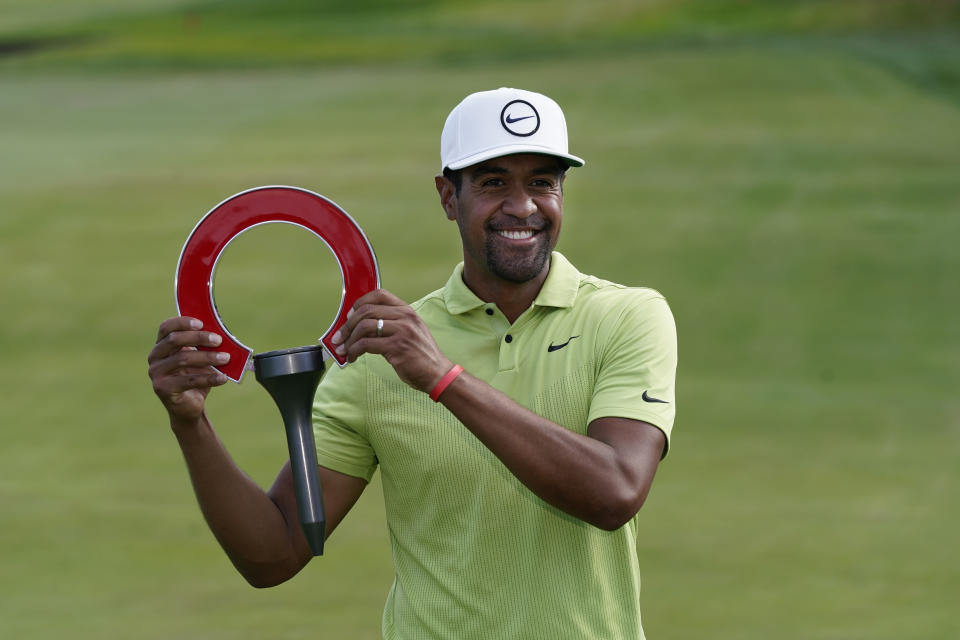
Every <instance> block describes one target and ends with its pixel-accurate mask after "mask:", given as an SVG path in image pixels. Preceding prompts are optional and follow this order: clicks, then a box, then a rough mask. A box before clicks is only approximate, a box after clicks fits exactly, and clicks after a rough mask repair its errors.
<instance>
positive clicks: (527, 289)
mask: <svg viewBox="0 0 960 640" xmlns="http://www.w3.org/2000/svg"><path fill="white" fill-rule="evenodd" d="M549 273H550V263H549V262H548V263H547V266H546V267H545V268H544V270H543V272H542V273H541V274H539V275H538V276H537V277H536V278H533V279H532V280H528V281H526V282H510V281H509V280H491V279H489V278H480V277H476V274H471V273H469V269H467V268H466V266H465V267H464V270H463V283H464V284H465V285H467V288H468V289H470V290H471V291H473V293H474V294H475V295H476V296H477V297H478V298H480V299H481V300H483V301H484V302H492V303H494V304H495V305H497V308H498V309H500V311H501V312H503V315H505V316H506V317H507V320H509V321H510V324H513V323H514V322H516V320H517V318H519V317H520V316H521V315H522V314H523V312H524V311H526V310H527V309H529V308H530V305H532V304H533V301H534V299H536V297H537V295H538V294H539V293H540V289H542V288H543V283H544V282H546V280H547V275H548V274H549Z"/></svg>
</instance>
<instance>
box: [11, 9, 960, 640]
mask: <svg viewBox="0 0 960 640" xmlns="http://www.w3.org/2000/svg"><path fill="white" fill-rule="evenodd" d="M771 5H775V8H771ZM268 6H269V7H272V9H271V10H270V11H268V10H266V9H265V7H268ZM228 7H229V8H228ZM308 7H313V9H309V8H308ZM318 7H319V8H320V9H322V10H323V11H321V10H320V9H318ZM485 7H486V8H485V9H482V8H481V7H480V5H477V6H473V5H468V4H466V3H459V2H455V3H439V2H417V1H414V0H407V1H404V2H393V3H392V2H385V1H384V2H358V3H353V4H352V5H351V6H350V8H344V7H343V6H342V5H341V4H340V3H333V2H326V3H313V4H310V5H308V4H307V3H305V2H293V1H289V0H288V1H285V2H277V3H274V4H268V3H265V2H252V1H244V2H234V3H226V2H214V1H208V2H199V3H191V2H184V1H174V0H137V1H136V2H119V1H109V0H100V1H98V2H96V1H90V2H85V3H73V2H67V1H66V0H58V1H55V0H44V1H38V2H31V3H24V2H13V1H12V0H0V16H2V18H0V52H3V55H2V56H0V144H2V153H0V261H2V262H0V264H2V265H3V266H4V268H5V274H6V275H5V277H4V278H3V279H2V281H0V300H2V305H3V309H4V314H3V317H4V320H3V322H2V331H0V347H2V353H3V356H4V359H5V366H3V367H2V368H0V388H2V389H3V390H4V391H3V401H2V403H0V428H2V431H0V435H2V443H3V444H2V447H0V513H2V520H0V549H2V550H3V561H2V565H0V567H2V568H0V638H44V639H45V638H59V637H70V638H75V639H94V638H97V639H99V638H120V637H122V638H130V639H138V640H140V639H144V640H145V639H159V638H224V639H226V638H230V639H233V638H250V639H259V638H284V639H287V638H291V639H292V638H314V637H325V638H361V639H363V638H377V637H379V626H380V614H381V608H382V606H383V601H384V598H385V596H386V592H387V589H388V587H389V584H390V579H391V575H392V571H391V565H390V552H389V548H388V543H387V536H386V531H385V526H384V522H383V515H382V511H383V509H382V504H381V497H380V493H379V485H378V483H377V482H375V483H374V485H373V486H372V487H371V489H370V490H368V492H367V494H366V495H365V496H364V498H363V499H362V500H361V502H360V504H359V505H358V507H357V509H356V510H355V512H354V513H352V514H351V516H350V517H349V518H348V520H347V521H346V522H345V523H344V524H343V525H342V528H341V529H339V530H338V531H337V533H336V534H335V535H334V537H333V538H332V539H331V541H330V543H329V544H328V546H327V549H328V550H327V555H326V556H324V557H323V558H320V559H317V560H314V561H313V562H312V563H311V564H310V565H309V566H308V567H307V569H306V570H305V571H304V572H303V573H302V574H301V575H300V576H298V577H297V578H295V579H294V580H293V581H292V582H291V583H289V584H287V585H284V586H281V587H278V588H276V589H272V590H268V591H256V590H253V589H251V588H249V587H248V586H246V584H245V583H244V582H243V581H242V579H241V578H240V577H239V576H238V575H237V574H235V572H234V570H233V569H232V567H231V566H230V565H229V562H228V561H227V560H226V558H225V556H224V555H223V554H222V552H220V550H219V548H218V547H217V545H216V543H215V541H214V540H213V538H212V536H211V535H210V534H209V532H208V531H207V530H206V527H205V525H204V524H203V521H202V517H201V516H200V514H199V511H198V509H197V508H196V506H195V503H194V499H193V495H192V491H191V488H190V485H189V481H188V479H187V476H186V472H185V469H184V466H183V463H182V461H181V458H180V454H179V451H178V449H177V447H176V444H175V442H174V439H173V437H172V436H171V435H170V434H169V430H168V427H167V425H166V420H165V418H164V414H163V411H162V408H161V406H160V404H159V403H158V402H157V400H156V399H155V398H154V397H153V394H152V391H151V389H150V385H149V381H148V379H147V376H146V354H147V352H148V350H149V348H150V346H151V344H152V343H153V341H154V338H155V332H156V325H157V324H158V323H159V321H160V320H162V319H163V318H165V317H167V316H169V315H171V314H172V313H173V312H174V303H173V271H174V267H175V265H176V260H177V257H178V255H179V251H180V248H181V246H182V244H183V242H184V240H185V239H186V236H187V234H188V233H189V231H190V230H191V229H192V228H193V226H194V225H195V224H196V222H197V221H198V220H199V218H200V217H201V216H202V215H203V214H204V213H205V212H206V211H207V210H208V209H210V208H211V207H212V206H214V205H215V204H217V203H218V202H220V201H221V200H222V199H224V198H225V197H227V196H229V195H231V194H233V193H236V192H238V191H241V190H243V189H246V188H249V187H252V186H256V185H262V184H292V185H298V186H302V187H305V188H309V189H312V190H315V191H318V192H320V193H323V194H324V195H326V196H328V197H330V198H331V199H333V200H334V201H336V202H337V203H338V204H340V205H341V206H342V207H344V208H345V209H346V210H347V211H348V212H350V213H351V215H353V216H354V217H355V218H356V219H357V220H358V222H359V223H360V224H361V225H362V226H363V227H364V229H365V231H366V232H367V234H368V236H369V237H370V239H371V242H372V244H373V246H374V248H375V249H376V252H377V254H378V257H379V260H380V266H381V273H382V279H383V283H384V285H385V286H386V287H387V288H389V289H391V290H393V291H395V292H396V293H397V294H399V295H401V296H403V297H404V298H406V299H414V298H417V297H419V296H420V295H422V294H423V293H425V292H427V291H430V290H432V289H434V288H437V287H438V286H441V285H442V284H443V283H444V282H445V280H446V278H447V276H448V274H449V271H450V269H451V268H452V266H453V264H454V263H455V262H456V261H457V260H458V253H459V252H458V237H457V233H456V228H455V225H452V224H450V223H448V222H446V221H445V219H444V217H443V214H442V212H441V209H440V207H439V205H438V203H437V201H436V194H435V192H434V190H433V184H432V176H433V174H434V173H435V172H436V170H437V165H438V162H439V161H438V155H439V154H438V148H439V133H440V127H441V126H442V123H443V119H444V117H445V116H446V114H447V112H448V111H449V109H450V108H451V107H452V106H453V105H454V104H455V103H456V102H457V101H459V100H460V99H461V98H462V97H463V96H464V95H466V94H467V93H469V92H471V91H474V90H478V89H486V88H495V87H497V86H521V87H526V88H530V89H535V90H539V91H543V92H545V93H547V94H549V95H551V96H553V97H554V98H556V99H557V100H558V101H559V102H560V104H561V105H563V107H564V109H565V111H566V114H567V119H568V124H569V127H570V137H571V151H573V152H574V153H576V154H578V155H581V156H583V157H584V158H586V159H587V166H586V167H584V168H583V169H579V170H575V171H573V172H571V175H570V177H569V179H568V181H567V185H566V195H567V202H566V213H567V215H566V218H565V229H564V233H563V236H562V238H561V245H560V249H561V250H562V251H564V252H565V253H566V254H567V256H568V257H570V258H571V260H572V261H573V262H574V263H575V264H576V265H577V266H578V267H579V268H580V269H581V270H583V271H586V272H589V273H595V274H596V275H599V276H602V277H606V278H609V279H612V280H617V281H621V282H625V283H631V284H640V285H646V286H652V287H656V288H658V289H660V290H661V291H663V292H664V293H665V294H666V296H667V298H668V299H669V300H670V302H671V305H672V307H673V310H674V313H675V315H676V318H677V323H678V329H679V334H680V347H681V366H680V372H679V379H678V387H679V389H678V393H679V404H680V406H679V412H678V420H677V425H676V429H675V439H674V447H673V449H672V451H671V455H670V457H669V458H668V459H667V461H666V462H665V463H664V464H663V466H662V467H661V471H660V473H659V474H658V478H657V481H656V483H655V487H654V490H653V492H652V494H651V498H650V499H649V501H648V503H647V505H646V506H645V508H644V511H643V513H642V518H643V527H644V535H643V539H642V541H641V560H642V569H643V576H644V596H643V602H642V605H643V611H644V620H645V627H646V630H647V635H648V637H650V638H651V640H654V639H657V640H663V639H668V638H670V639H678V640H684V639H689V638H718V639H738V640H739V639H769V638H777V639H798V640H799V639H810V638H815V639H846V638H851V639H853V638H856V639H860V638H862V639H894V638H896V639H902V638H911V639H935V638H936V639H940V638H943V639H947V638H956V637H960V622H958V620H957V617H956V615H955V613H954V604H955V602H956V600H957V599H958V597H960V559H958V553H957V545H956V542H950V540H954V539H955V535H956V534H955V531H956V530H957V529H958V528H960V515H958V510H957V508H956V503H957V493H958V489H960V398H958V393H957V383H958V381H960V328H958V322H957V317H958V314H960V295H958V293H960V291H958V276H960V251H958V250H957V248H956V245H957V243H958V240H960V38H958V35H960V30H958V27H957V25H958V19H957V15H958V11H957V3H955V2H919V3H907V2H893V1H890V2H877V3H870V2H848V3H841V2H835V3H831V2H815V1H808V2H801V1H796V2H782V3H762V2H733V3H723V2H706V1H700V2H697V1H690V2H666V1H660V2H649V3H629V2H615V1H612V0H605V1H603V2H597V3H593V4H588V3H574V2H560V3H556V2H554V3H545V2H530V3H520V4H513V3H503V2H496V3H490V4H488V5H485ZM514 9H515V11H514V12H513V13H511V18H510V19H507V18H506V17H505V16H506V14H507V13H508V11H512V10H514ZM543 12H548V15H549V20H546V21H543V20H542V19H541V17H540V16H541V15H543ZM318 245H320V243H317V242H316V241H315V239H314V238H313V237H312V236H310V235H309V234H307V233H306V232H301V231H299V230H297V229H294V228H292V227H287V226H285V225H273V226H268V227H264V228H261V229H257V230H256V231H255V232H251V233H249V234H247V235H244V236H242V237H241V238H239V239H238V240H237V241H236V242H235V243H234V244H233V245H231V247H230V248H229V249H228V251H227V253H226V254H225V256H224V259H223V262H222V265H221V268H220V270H219V271H218V280H217V283H216V292H217V301H218V304H219V306H220V308H221V311H222V312H223V316H224V318H225V319H226V320H227V322H228V324H229V326H230V328H231V330H232V331H234V333H235V334H237V335H238V336H240V337H241V339H243V340H244V341H245V342H247V343H248V344H250V345H251V346H253V347H254V348H255V349H256V350H257V351H264V350H268V349H273V348H282V347H288V346H295V345H300V344H308V343H310V342H312V341H313V340H314V339H315V338H316V337H317V336H319V335H320V334H321V333H322V332H323V331H324V330H325V329H326V327H327V326H328V325H329V322H330V318H331V317H332V313H333V308H334V307H335V306H336V304H337V301H338V298H337V296H338V292H339V287H340V283H339V279H338V278H337V277H336V268H335V266H334V264H335V263H334V262H333V259H332V256H331V255H330V254H329V253H328V252H327V250H326V249H325V248H324V247H322V246H318ZM270 308H277V309H280V310H282V311H278V312H275V313H271V312H270V311H269V309H270ZM210 413H211V416H212V419H213V421H214V423H215V424H216V425H217V426H218V429H219V431H220V433H221V435H222V436H223V438H224V439H225V440H226V442H227V444H228V446H229V447H230V449H231V451H232V452H233V453H234V456H235V457H236V459H237V460H238V462H239V463H240V465H241V466H242V467H244V468H245V469H246V470H247V471H248V472H249V473H250V474H251V476H252V477H254V478H255V479H256V480H257V481H259V482H261V483H262V484H269V483H270V482H271V481H272V478H273V476H274V474H275V472H276V471H277V469H278V468H279V467H280V465H281V463H282V461H283V459H284V457H285V455H286V451H285V444H284V440H283V435H282V429H281V427H280V424H279V417H278V415H276V409H275V407H273V406H272V401H271V400H270V399H269V397H268V395H267V394H266V393H265V392H264V391H263V390H262V389H261V388H260V387H259V385H257V384H256V382H255V381H254V380H253V379H252V376H251V377H250V378H249V379H247V380H245V381H244V382H243V384H241V385H239V386H237V385H230V386H228V387H227V388H225V389H222V390H218V391H217V392H216V393H214V394H213V397H212V399H211V401H210ZM951 505H954V506H951Z"/></svg>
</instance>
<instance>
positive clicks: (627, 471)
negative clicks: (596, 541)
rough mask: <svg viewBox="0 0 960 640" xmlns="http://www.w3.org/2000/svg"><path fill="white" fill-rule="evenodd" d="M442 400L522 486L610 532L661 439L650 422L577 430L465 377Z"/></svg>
mask: <svg viewBox="0 0 960 640" xmlns="http://www.w3.org/2000/svg"><path fill="white" fill-rule="evenodd" d="M440 401H441V402H442V403H443V404H444V405H445V406H446V407H447V409H449V410H450V411H451V412H452V413H453V414H454V415H455V416H456V417H457V418H458V419H459V420H460V422H462V423H463V424H464V426H466V427H467V428H468V429H469V430H470V431H471V432H473V434H474V435H475V436H476V437H477V438H478V439H479V440H480V441H481V442H482V443H483V444H484V445H486V447H487V448H489V449H490V450H491V451H492V452H493V453H494V455H496V456H497V457H498V458H499V459H500V460H501V461H502V462H503V463H504V465H506V467H507V468H508V469H510V471H511V472H512V473H513V474H514V475H515V476H516V477H517V478H518V479H519V480H520V481H521V482H522V483H523V484H524V485H525V486H526V487H527V488H529V489H530V490H531V491H533V492H534V493H535V494H537V495H538V496H539V497H540V498H542V499H543V500H544V501H546V502H548V503H549V504H551V505H553V506H555V507H557V508H558V509H561V510H562V511H564V512H566V513H569V514H570V515H573V516H575V517H577V518H580V519H582V520H584V521H586V522H588V523H590V524H593V525H594V526H597V527H600V528H603V529H616V528H618V527H619V526H621V525H622V524H624V523H625V522H626V521H627V520H629V519H630V518H632V517H633V516H634V515H635V514H636V512H637V511H638V510H639V509H640V507H641V506H642V504H643V501H644V500H645V498H646V495H647V492H648V491H649V489H650V484H651V483H652V480H653V475H654V472H655V471H656V465H657V461H658V460H659V456H660V452H661V451H662V438H663V436H662V434H660V433H659V431H658V430H656V429H655V428H654V427H652V426H651V425H647V424H646V423H640V422H636V421H626V422H630V423H631V424H630V425H629V427H628V428H626V429H620V430H619V431H618V432H617V431H609V430H605V429H604V430H601V429H599V428H598V429H597V431H598V433H593V432H592V430H591V432H590V434H589V435H583V434H579V433H575V432H573V431H570V430H568V429H566V428H564V427H562V426H560V425H558V424H556V423H553V422H551V421H549V420H547V419H546V418H543V417H542V416H539V415H537V414H536V413H534V412H532V411H530V410H528V409H526V408H525V407H523V406H521V405H519V404H517V403H516V402H514V401H513V400H511V399H510V398H509V397H508V396H506V395H505V394H503V393H501V392H500V391H497V390H496V389H494V388H493V387H491V386H489V385H488V384H486V383H485V382H483V381H482V380H479V379H477V378H474V377H473V376H470V375H468V374H466V373H464V374H461V375H460V376H459V377H458V378H457V379H456V380H454V382H453V383H451V384H450V386H449V387H447V389H446V390H445V391H444V392H443V394H442V395H441V396H440ZM604 426H606V425H604ZM592 427H593V425H591V429H592ZM615 428H617V427H616V425H615ZM601 431H603V432H602V433H601ZM608 434H609V435H610V437H609V438H608V437H607V436H608ZM592 436H593V437H592ZM605 440H607V441H605Z"/></svg>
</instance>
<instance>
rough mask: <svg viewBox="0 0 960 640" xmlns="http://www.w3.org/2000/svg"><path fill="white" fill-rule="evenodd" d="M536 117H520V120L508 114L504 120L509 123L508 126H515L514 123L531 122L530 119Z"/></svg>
mask: <svg viewBox="0 0 960 640" xmlns="http://www.w3.org/2000/svg"><path fill="white" fill-rule="evenodd" d="M535 117H536V116H520V117H519V118H513V117H511V116H510V114H509V113H508V114H507V117H506V118H504V120H506V121H507V124H513V123H514V122H520V121H521V120H529V119H530V118H535Z"/></svg>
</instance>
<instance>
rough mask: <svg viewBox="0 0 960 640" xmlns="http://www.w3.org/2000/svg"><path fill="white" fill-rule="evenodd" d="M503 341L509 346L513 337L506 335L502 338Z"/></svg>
mask: <svg viewBox="0 0 960 640" xmlns="http://www.w3.org/2000/svg"><path fill="white" fill-rule="evenodd" d="M503 340H504V342H506V343H507V344H510V343H511V342H513V336H512V335H510V334H509V333H508V334H507V335H506V336H504V338H503Z"/></svg>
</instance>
